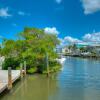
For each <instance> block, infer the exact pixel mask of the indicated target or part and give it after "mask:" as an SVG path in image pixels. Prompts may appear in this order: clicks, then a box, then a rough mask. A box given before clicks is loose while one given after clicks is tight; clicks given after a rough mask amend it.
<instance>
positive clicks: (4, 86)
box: [0, 70, 20, 93]
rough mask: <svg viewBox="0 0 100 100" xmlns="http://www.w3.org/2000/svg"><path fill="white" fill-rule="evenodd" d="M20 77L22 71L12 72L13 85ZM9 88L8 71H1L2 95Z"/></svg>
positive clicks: (0, 88) (0, 84)
mask: <svg viewBox="0 0 100 100" xmlns="http://www.w3.org/2000/svg"><path fill="white" fill-rule="evenodd" d="M19 77H20V70H12V83H14V82H15V81H16V80H17V79H18V78H19ZM7 86H8V71H7V70H0V93H1V92H3V91H4V90H5V89H7Z"/></svg>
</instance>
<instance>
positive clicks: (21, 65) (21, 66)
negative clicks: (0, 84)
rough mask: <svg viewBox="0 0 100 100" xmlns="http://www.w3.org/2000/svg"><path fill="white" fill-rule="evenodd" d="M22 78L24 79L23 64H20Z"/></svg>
mask: <svg viewBox="0 0 100 100" xmlns="http://www.w3.org/2000/svg"><path fill="white" fill-rule="evenodd" d="M20 78H23V64H22V63H20Z"/></svg>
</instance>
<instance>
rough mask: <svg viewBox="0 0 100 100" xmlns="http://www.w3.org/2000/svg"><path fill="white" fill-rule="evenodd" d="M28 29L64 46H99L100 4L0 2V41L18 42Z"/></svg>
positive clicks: (88, 0) (84, 0)
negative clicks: (51, 36)
mask: <svg viewBox="0 0 100 100" xmlns="http://www.w3.org/2000/svg"><path fill="white" fill-rule="evenodd" d="M25 26H29V27H37V28H44V29H45V30H46V31H48V32H49V33H52V32H55V33H56V34H58V37H59V38H60V39H61V41H63V42H75V41H76V42H83V41H88V42H91V41H92V42H100V0H0V38H1V37H6V38H11V39H15V34H16V33H18V32H20V31H22V30H23V28H24V27H25Z"/></svg>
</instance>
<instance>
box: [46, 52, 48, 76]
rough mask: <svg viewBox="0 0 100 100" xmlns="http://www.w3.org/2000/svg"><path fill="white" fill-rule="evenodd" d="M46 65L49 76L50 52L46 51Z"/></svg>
mask: <svg viewBox="0 0 100 100" xmlns="http://www.w3.org/2000/svg"><path fill="white" fill-rule="evenodd" d="M46 66H47V77H49V61H48V53H46Z"/></svg>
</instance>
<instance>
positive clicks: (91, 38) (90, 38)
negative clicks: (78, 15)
mask: <svg viewBox="0 0 100 100" xmlns="http://www.w3.org/2000/svg"><path fill="white" fill-rule="evenodd" d="M83 40H84V41H86V42H100V32H95V33H91V34H90V33H88V34H85V35H84V36H83Z"/></svg>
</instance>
